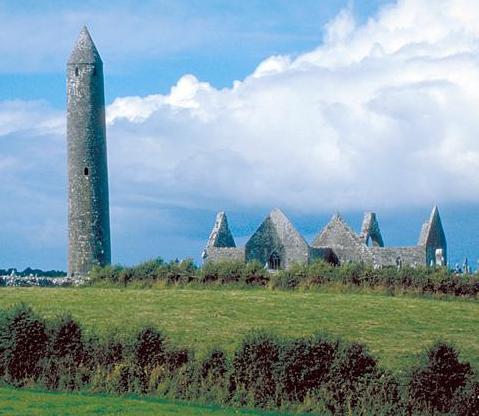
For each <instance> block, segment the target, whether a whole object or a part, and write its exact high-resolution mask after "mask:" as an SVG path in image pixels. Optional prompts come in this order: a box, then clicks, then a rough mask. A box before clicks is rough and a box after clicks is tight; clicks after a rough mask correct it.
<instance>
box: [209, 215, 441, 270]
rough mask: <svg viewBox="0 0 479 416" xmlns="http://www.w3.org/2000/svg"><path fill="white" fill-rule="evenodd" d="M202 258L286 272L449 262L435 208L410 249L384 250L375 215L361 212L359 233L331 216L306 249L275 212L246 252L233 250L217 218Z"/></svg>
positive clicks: (221, 219)
mask: <svg viewBox="0 0 479 416" xmlns="http://www.w3.org/2000/svg"><path fill="white" fill-rule="evenodd" d="M202 257H203V261H204V262H205V263H207V262H215V261H224V260H239V261H246V262H248V261H253V260H256V261H259V262H260V263H261V264H262V265H264V266H265V268H267V269H270V270H277V269H286V268H288V267H289V266H291V265H292V264H293V263H303V264H305V263H306V264H307V263H310V262H312V261H314V260H315V259H323V260H325V261H328V262H330V263H334V264H342V263H348V262H357V263H364V264H369V265H372V266H396V267H399V266H403V265H404V266H406V265H409V266H419V265H423V266H426V265H427V266H432V265H445V264H446V263H447V244H446V236H445V234H444V230H443V227H442V222H441V218H440V216H439V210H438V209H437V207H434V208H433V210H432V213H431V216H430V217H429V220H428V221H427V222H426V223H425V224H424V225H423V227H422V230H421V234H420V237H419V241H418V244H417V245H416V246H410V247H384V242H383V237H382V235H381V230H380V228H379V222H378V219H377V217H376V214H375V213H374V212H366V213H365V215H364V220H363V224H362V226H361V232H360V234H356V233H355V232H354V231H353V230H352V229H351V227H349V225H348V224H346V222H345V221H344V220H343V219H342V218H341V217H340V216H339V215H338V214H335V215H334V216H333V217H332V218H331V220H330V222H329V223H328V224H327V225H326V226H325V227H324V228H323V229H322V230H321V232H320V233H319V234H318V235H317V237H316V238H315V239H314V240H313V242H312V243H311V244H308V243H307V242H306V241H305V239H304V238H303V237H302V236H301V234H299V232H298V231H297V230H296V229H295V228H294V226H293V224H292V223H291V222H290V221H289V220H288V218H287V217H286V216H285V215H284V214H283V213H282V212H281V211H280V210H279V209H274V210H273V211H271V213H270V214H269V215H268V216H267V217H266V218H265V220H264V221H263V223H262V224H261V225H260V226H259V228H258V229H257V230H256V232H255V233H254V234H253V235H252V236H251V238H250V239H249V240H248V242H247V243H246V246H245V247H244V248H243V247H236V245H235V242H234V239H233V235H232V234H231V231H230V229H229V227H228V221H227V219H226V215H225V213H224V212H220V213H218V215H217V217H216V222H215V225H214V227H213V231H212V232H211V236H210V239H209V240H208V243H207V245H206V248H205V250H204V251H203V255H202Z"/></svg>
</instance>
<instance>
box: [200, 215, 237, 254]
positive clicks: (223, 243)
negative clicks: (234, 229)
mask: <svg viewBox="0 0 479 416" xmlns="http://www.w3.org/2000/svg"><path fill="white" fill-rule="evenodd" d="M207 247H236V244H235V240H234V238H233V235H232V234H231V231H230V229H229V226H228V219H227V218H226V214H225V213H224V212H223V211H221V212H218V214H217V215H216V220H215V224H214V226H213V230H212V231H211V234H210V238H209V239H208V244H207Z"/></svg>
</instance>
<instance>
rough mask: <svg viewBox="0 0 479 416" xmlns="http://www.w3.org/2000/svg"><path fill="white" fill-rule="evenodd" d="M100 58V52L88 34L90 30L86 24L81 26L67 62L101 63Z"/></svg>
mask: <svg viewBox="0 0 479 416" xmlns="http://www.w3.org/2000/svg"><path fill="white" fill-rule="evenodd" d="M101 63H102V60H101V58H100V54H99V53H98V50H97V48H96V46H95V44H94V43H93V40H92V38H91V36H90V32H88V29H87V27H86V26H83V29H82V30H81V32H80V35H79V36H78V39H77V41H76V43H75V47H74V48H73V51H72V53H71V55H70V59H69V60H68V64H69V65H71V64H101Z"/></svg>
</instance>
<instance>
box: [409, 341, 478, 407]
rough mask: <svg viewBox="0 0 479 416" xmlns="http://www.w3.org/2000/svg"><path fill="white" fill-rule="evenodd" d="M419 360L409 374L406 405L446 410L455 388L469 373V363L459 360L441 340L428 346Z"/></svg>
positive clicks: (453, 350) (456, 354)
mask: <svg viewBox="0 0 479 416" xmlns="http://www.w3.org/2000/svg"><path fill="white" fill-rule="evenodd" d="M423 361H424V362H423V364H422V365H420V366H418V367H417V368H415V369H413V371H412V373H411V375H410V379H409V385H408V392H409V401H410V407H411V408H413V409H415V410H422V411H425V410H428V409H433V410H435V411H437V412H443V413H447V412H449V411H450V410H451V408H452V406H453V404H454V403H453V399H454V396H455V394H456V392H457V391H458V389H459V388H461V387H464V386H465V385H466V383H467V380H468V379H469V378H470V377H471V376H472V370H471V366H470V364H469V363H461V362H459V359H458V352H457V351H456V350H455V348H454V347H452V346H451V345H449V344H447V343H445V342H438V343H436V344H435V345H434V346H433V347H432V348H431V349H429V351H427V354H426V357H425V358H423Z"/></svg>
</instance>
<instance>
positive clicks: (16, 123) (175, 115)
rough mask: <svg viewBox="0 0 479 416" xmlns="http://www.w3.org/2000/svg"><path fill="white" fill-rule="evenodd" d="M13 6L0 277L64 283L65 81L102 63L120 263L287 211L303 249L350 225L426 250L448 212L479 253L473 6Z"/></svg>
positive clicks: (5, 8)
mask: <svg viewBox="0 0 479 416" xmlns="http://www.w3.org/2000/svg"><path fill="white" fill-rule="evenodd" d="M78 3H79V2H69V1H53V0H51V1H48V0H45V1H42V2H37V1H34V0H30V1H22V0H17V1H15V2H13V1H0V53H1V56H2V59H1V60H0V175H1V177H2V180H1V181H0V192H1V194H2V202H1V204H0V218H1V221H2V225H3V227H2V232H1V233H0V268H6V267H17V268H19V269H22V268H24V267H27V266H31V267H39V268H44V269H50V268H56V269H65V268H66V235H67V221H66V211H67V204H66V202H67V201H66V189H67V188H66V138H65V101H66V96H65V64H66V61H67V59H68V55H69V53H70V51H71V49H72V47H73V45H74V42H75V39H76V37H77V36H78V33H79V31H80V29H81V27H82V26H83V25H84V24H86V25H87V26H88V28H89V30H90V33H91V34H92V37H93V39H94V41H95V43H96V45H97V48H98V50H99V52H100V54H101V56H102V59H103V62H104V72H105V94H106V103H107V109H106V110H107V138H108V163H109V172H110V175H109V182H110V207H111V213H110V214H111V227H112V230H111V234H112V257H113V262H114V263H121V264H134V263H138V262H140V261H143V260H146V259H149V258H154V257H158V256H161V257H163V258H165V259H172V258H176V257H178V258H184V257H193V258H195V259H196V260H199V257H200V254H201V251H202V248H203V246H204V244H205V242H206V240H207V238H208V235H209V232H210V230H211V227H212V225H213V222H214V217H215V213H216V211H219V210H225V211H226V213H227V215H228V217H229V222H230V226H231V228H232V231H233V234H234V235H235V237H236V239H237V242H238V243H243V242H244V241H246V239H247V238H248V236H249V235H251V234H252V233H253V232H254V231H255V229H256V228H257V227H258V226H259V224H260V222H261V221H262V219H263V218H264V217H265V215H267V213H268V212H269V211H270V210H271V209H272V208H274V207H280V208H281V209H282V210H283V211H284V212H285V213H286V214H287V215H288V216H289V217H290V218H291V220H292V221H293V223H294V224H295V225H296V226H297V227H298V229H299V231H300V232H302V233H303V234H304V235H305V236H306V238H307V239H312V238H313V236H314V235H315V234H317V233H318V232H319V231H320V230H321V228H322V227H323V226H324V225H325V224H326V222H327V221H328V219H329V218H330V217H331V215H332V214H333V213H334V212H336V211H339V212H341V213H342V214H343V216H344V217H345V218H346V219H347V220H348V221H350V223H351V224H352V225H353V226H354V227H355V228H356V230H358V228H359V224H360V222H361V218H362V211H365V210H373V211H375V212H376V213H377V214H378V218H379V221H380V225H381V228H382V230H383V237H384V239H385V242H386V245H414V244H415V243H416V242H417V238H418V236H419V231H420V228H421V224H422V223H423V222H424V221H425V220H427V218H428V217H429V213H430V211H431V208H432V206H433V205H434V204H438V205H439V209H440V212H441V215H442V219H443V224H444V227H445V229H446V235H447V237H448V242H449V252H450V254H451V256H450V258H451V262H452V263H454V262H461V261H462V259H463V258H464V257H465V256H468V257H469V258H470V260H473V261H476V260H477V258H478V257H479V256H478V254H477V253H476V247H477V246H478V243H479V241H478V240H479V237H478V235H479V220H478V219H477V218H476V216H477V215H476V212H478V208H479V192H478V191H479V175H478V174H477V172H478V171H479V142H478V139H477V137H478V133H479V118H478V117H477V114H476V112H477V108H478V104H479V59H478V47H479V23H478V22H479V4H478V3H476V2H471V1H468V0H398V1H394V0H391V1H385V0H369V1H364V0H361V1H359V0H356V1H344V0H301V1H295V2H292V1H287V0H269V1H263V0H244V1H241V2H231V1H226V0H174V1H173V0H157V1H141V2H140V1H127V0H124V1H111V2H102V3H101V4H100V2H94V1H84V2H81V4H78Z"/></svg>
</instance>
